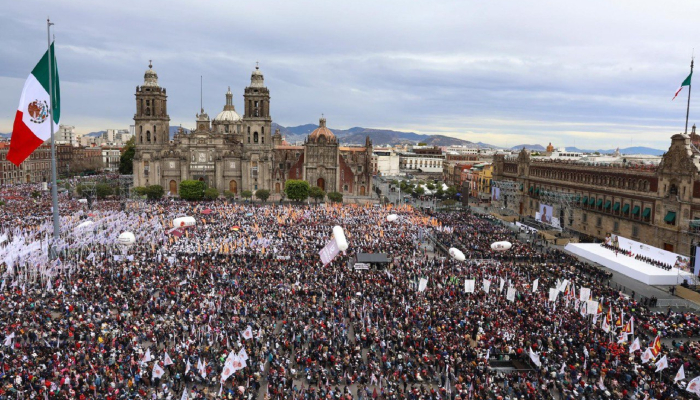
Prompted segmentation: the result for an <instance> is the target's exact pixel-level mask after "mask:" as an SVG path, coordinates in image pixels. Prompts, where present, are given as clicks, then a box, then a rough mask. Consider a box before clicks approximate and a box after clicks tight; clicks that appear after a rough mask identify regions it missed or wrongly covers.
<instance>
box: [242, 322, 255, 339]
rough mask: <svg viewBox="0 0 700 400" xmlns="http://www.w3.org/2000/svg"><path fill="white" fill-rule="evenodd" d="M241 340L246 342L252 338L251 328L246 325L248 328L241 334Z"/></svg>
mask: <svg viewBox="0 0 700 400" xmlns="http://www.w3.org/2000/svg"><path fill="white" fill-rule="evenodd" d="M241 336H243V339H245V340H248V339H252V338H253V328H251V327H250V325H248V327H247V328H246V329H245V330H244V331H243V332H242V333H241Z"/></svg>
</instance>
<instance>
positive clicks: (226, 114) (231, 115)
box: [214, 110, 241, 122]
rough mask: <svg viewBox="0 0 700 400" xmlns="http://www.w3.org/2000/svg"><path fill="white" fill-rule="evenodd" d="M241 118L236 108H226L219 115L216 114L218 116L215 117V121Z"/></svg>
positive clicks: (238, 119)
mask: <svg viewBox="0 0 700 400" xmlns="http://www.w3.org/2000/svg"><path fill="white" fill-rule="evenodd" d="M240 120H241V116H240V115H238V113H237V112H235V111H234V110H224V111H222V112H220V113H219V115H217V116H216V118H214V121H216V122H236V121H240Z"/></svg>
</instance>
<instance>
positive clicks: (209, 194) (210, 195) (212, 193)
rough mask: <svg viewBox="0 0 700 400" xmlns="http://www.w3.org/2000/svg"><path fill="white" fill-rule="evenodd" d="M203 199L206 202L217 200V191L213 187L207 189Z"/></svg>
mask: <svg viewBox="0 0 700 400" xmlns="http://www.w3.org/2000/svg"><path fill="white" fill-rule="evenodd" d="M204 198H205V199H207V200H216V199H217V198H219V191H218V190H216V188H213V187H210V188H207V189H205V190H204Z"/></svg>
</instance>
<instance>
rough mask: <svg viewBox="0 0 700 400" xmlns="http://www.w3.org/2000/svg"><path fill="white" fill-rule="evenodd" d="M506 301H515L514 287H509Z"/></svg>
mask: <svg viewBox="0 0 700 400" xmlns="http://www.w3.org/2000/svg"><path fill="white" fill-rule="evenodd" d="M506 300H508V301H515V288H514V287H513V286H509V287H508V292H507V293H506Z"/></svg>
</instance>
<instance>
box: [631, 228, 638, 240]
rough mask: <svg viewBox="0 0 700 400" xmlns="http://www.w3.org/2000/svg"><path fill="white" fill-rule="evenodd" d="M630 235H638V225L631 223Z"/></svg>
mask: <svg viewBox="0 0 700 400" xmlns="http://www.w3.org/2000/svg"><path fill="white" fill-rule="evenodd" d="M632 237H634V238H636V237H639V227H638V226H637V225H632Z"/></svg>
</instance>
